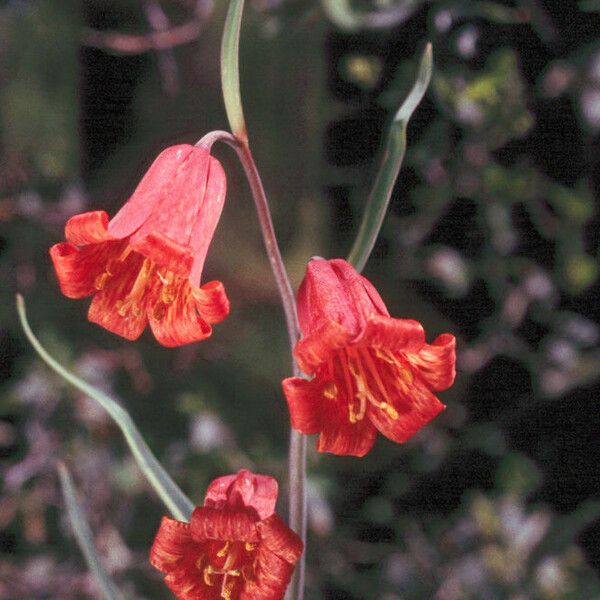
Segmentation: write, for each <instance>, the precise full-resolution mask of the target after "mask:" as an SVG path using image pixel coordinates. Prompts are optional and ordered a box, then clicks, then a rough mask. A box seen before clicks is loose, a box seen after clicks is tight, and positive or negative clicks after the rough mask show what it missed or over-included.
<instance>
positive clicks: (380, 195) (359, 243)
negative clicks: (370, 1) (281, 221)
mask: <svg viewBox="0 0 600 600" xmlns="http://www.w3.org/2000/svg"><path fill="white" fill-rule="evenodd" d="M432 67H433V52H432V49H431V44H430V43H428V44H427V46H426V48H425V51H424V52H423V56H422V57H421V62H420V64H419V73H418V76H417V80H416V82H415V84H414V85H413V87H412V89H411V91H410V93H409V94H408V96H407V98H406V100H405V101H404V102H403V104H402V106H401V107H400V108H399V110H398V112H397V113H396V115H395V116H394V119H393V121H392V124H391V126H390V130H389V133H388V137H387V141H386V145H385V148H384V151H383V155H382V162H381V165H380V167H379V171H378V173H377V177H376V178H375V183H374V184H373V188H372V190H371V194H370V195H369V199H368V200H367V206H366V208H365V213H364V215H363V220H362V222H361V224H360V228H359V230H358V234H357V236H356V239H355V240H354V245H353V246H352V250H351V251H350V254H349V255H348V262H349V263H351V264H352V265H353V266H354V267H355V269H356V270H357V271H358V272H359V273H360V271H362V270H363V269H364V266H365V264H366V262H367V260H368V258H369V255H370V254H371V251H372V250H373V246H374V245H375V241H376V240H377V236H378V235H379V230H380V229H381V225H382V224H383V219H384V218H385V213H386V212H387V208H388V205H389V202H390V198H391V196H392V191H393V189H394V184H395V182H396V178H397V177H398V173H399V172H400V167H401V166H402V161H403V160H404V154H405V153H406V127H407V125H408V121H409V119H410V117H411V116H412V114H413V112H414V111H415V109H416V108H417V106H418V105H419V103H420V102H421V100H422V99H423V96H424V95H425V92H426V91H427V86H428V85H429V81H430V80H431V71H432Z"/></svg>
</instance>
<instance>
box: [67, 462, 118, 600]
mask: <svg viewBox="0 0 600 600" xmlns="http://www.w3.org/2000/svg"><path fill="white" fill-rule="evenodd" d="M58 476H59V478H60V487H61V489H62V493H63V497H64V499H65V505H66V507H67V514H68V516H69V521H71V527H72V528H73V533H74V534H75V538H76V539H77V543H78V544H79V548H80V549H81V552H82V553H83V556H84V557H85V561H86V562H87V565H88V567H89V569H90V571H91V572H92V573H93V575H94V577H95V578H96V581H97V582H98V586H99V587H100V591H101V592H102V596H103V597H104V598H106V600H122V598H123V595H122V594H121V593H120V592H119V590H118V589H117V587H116V586H115V584H114V583H113V581H112V579H111V578H110V576H109V575H108V573H107V572H106V570H105V569H104V567H103V566H102V562H101V561H100V557H99V556H98V553H97V552H96V547H95V546H94V540H93V538H92V532H91V530H90V526H89V525H88V523H87V520H86V518H85V515H84V514H83V509H82V508H81V505H80V503H79V499H78V498H77V493H76V492H75V487H74V486H73V480H72V479H71V475H70V474H69V471H68V470H67V467H65V465H64V464H63V463H59V464H58Z"/></svg>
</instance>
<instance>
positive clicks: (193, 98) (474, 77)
mask: <svg viewBox="0 0 600 600" xmlns="http://www.w3.org/2000/svg"><path fill="white" fill-rule="evenodd" d="M247 4H248V5H247V7H246V13H245V17H244V26H243V35H242V40H241V76H242V92H243V98H244V104H245V110H246V117H247V121H248V127H249V132H250V140H251V145H252V147H253V150H254V153H255V156H256V160H257V163H258V165H259V168H260V169H261V171H262V175H263V178H264V182H265V186H266V189H267V192H268V195H269V198H270V202H271V206H272V210H273V216H274V220H275V224H276V229H277V232H278V234H279V239H280V243H281V247H282V251H283V253H284V256H285V260H286V263H287V265H288V268H289V270H290V275H291V277H292V279H293V283H294V285H295V286H297V285H298V283H299V282H300V280H301V278H302V275H303V270H304V266H305V264H306V261H307V260H308V258H309V257H310V256H312V255H321V256H326V257H334V256H345V255H346V254H347V252H348V250H349V248H350V246H351V243H352V240H353V236H354V235H355V233H356V230H357V227H358V223H359V221H360V217H361V214H362V210H363V206H364V203H365V199H366V196H367V194H368V190H369V186H370V183H371V182H372V180H373V175H374V168H375V165H376V164H377V151H378V148H379V146H380V142H381V140H382V136H383V135H384V134H385V131H386V124H387V123H388V121H389V118H390V117H391V115H392V114H393V112H395V110H396V109H397V107H398V106H399V105H400V104H401V102H402V100H403V99H404V97H405V95H406V93H407V91H408V89H410V86H411V85H412V83H413V81H414V76H415V67H416V57H418V56H419V55H420V53H421V51H422V49H423V47H424V43H425V41H426V40H427V39H429V40H431V41H432V43H433V47H434V56H435V65H436V66H435V72H434V77H433V80H432V84H431V87H430V89H429V92H428V94H427V96H426V98H425V100H424V101H423V103H422V104H421V106H420V107H419V109H418V110H417V111H416V113H415V115H414V117H413V119H412V121H411V124H410V126H409V131H408V138H409V146H408V154H407V157H406V161H405V165H404V167H403V169H402V172H401V174H400V177H399V179H398V183H397V185H396V188H395V191H394V195H393V198H392V205H391V210H390V213H389V215H388V217H387V218H386V221H385V224H384V227H383V230H382V234H381V237H380V239H379V241H378V243H377V246H376V248H375V251H374V254H373V256H372V258H371V260H370V261H369V264H368V265H367V268H366V270H365V274H366V275H367V276H368V277H369V278H370V279H371V280H372V281H373V283H374V284H375V285H376V286H377V287H378V289H379V290H380V292H381V294H382V296H383V297H384V299H385V300H386V302H387V304H388V307H389V308H390V312H391V313H392V314H393V315H395V316H398V317H410V318H415V319H418V320H420V321H422V322H423V323H424V325H425V329H426V331H427V334H428V338H429V340H432V339H433V338H434V337H436V336H437V335H438V334H440V333H443V332H446V331H449V332H453V333H455V334H456V335H457V337H458V340H459V341H458V371H459V372H458V376H457V380H456V384H455V385H454V387H453V388H452V389H451V390H449V391H447V392H444V393H442V394H441V397H442V400H443V401H444V402H445V403H446V404H447V405H448V409H447V410H446V411H445V412H444V413H443V414H442V415H441V416H440V417H438V418H437V419H436V420H435V421H434V422H433V423H432V424H430V425H429V426H428V427H426V428H425V429H424V430H422V431H421V432H420V433H419V434H418V435H417V436H415V437H414V438H413V439H412V440H411V441H410V442H409V443H407V444H405V445H404V446H398V445H395V444H393V443H391V442H388V441H387V440H386V439H384V438H383V437H381V436H380V437H379V439H378V441H377V444H376V447H375V449H374V450H373V451H372V452H371V453H370V454H369V455H368V456H367V457H366V458H364V459H361V460H358V459H355V458H349V457H345V458H336V457H332V456H331V455H326V454H325V455H317V453H316V452H315V451H314V440H310V453H309V473H310V475H309V518H310V522H309V536H310V539H309V550H308V572H307V598H310V599H311V600H319V599H335V600H338V599H339V600H362V599H378V600H413V599H414V600H417V599H418V600H423V599H429V598H432V599H435V600H460V599H477V600H496V599H507V600H533V599H538V598H539V599H543V600H546V599H548V600H555V599H574V600H588V599H595V598H600V579H599V573H600V502H599V493H600V410H598V400H597V397H598V392H599V387H598V376H599V375H600V369H599V364H600V345H599V342H600V330H599V328H598V324H597V320H598V314H599V311H600V303H599V289H600V285H599V273H598V258H599V251H600V238H599V235H598V225H599V223H600V221H599V216H598V211H597V198H598V194H599V191H600V168H599V163H600V152H599V146H600V144H599V142H600V2H599V1H598V0H555V1H550V0H515V1H513V2H501V1H497V2H496V1H483V0H481V1H479V0H447V1H446V0H444V1H436V2H431V1H425V0H321V1H317V0H249V1H248V3H247ZM226 8H227V3H226V2H225V1H212V0H160V1H159V0H61V1H57V0H0V280H1V281H2V287H1V289H0V294H1V301H0V355H1V356H0V456H1V457H2V460H1V462H0V471H1V473H2V484H1V486H2V488H1V496H0V546H1V550H0V552H1V553H0V597H1V598H3V599H6V600H13V599H14V600H17V599H18V600H22V599H35V600H39V599H54V598H60V599H62V600H70V599H74V598H93V597H99V596H98V595H97V591H96V587H95V584H94V582H93V580H92V578H91V577H90V576H89V574H88V573H87V569H86V567H85V564H84V561H83V559H82V557H81V555H80V553H79V550H78V547H77V546H76V543H75V541H74V539H73V537H72V535H71V532H70V527H69V524H68V522H67V521H66V518H65V511H64V508H63V502H62V498H61V495H60V490H59V487H58V482H57V477H56V473H55V462H56V460H58V459H61V460H64V461H65V462H66V463H67V465H68V466H69V468H70V469H71V471H72V472H73V476H74V479H75V483H76V486H77V488H78V490H79V492H80V495H81V497H82V501H83V503H84V507H85V510H86V514H87V515H88V517H89V520H90V523H91V526H92V529H93V531H94V535H95V538H96V541H97V544H98V548H99V551H100V553H101V555H102V556H103V557H104V559H105V563H106V566H107V568H108V570H109V571H110V572H111V573H112V575H113V576H114V578H115V581H116V582H117V583H118V585H119V587H120V588H121V589H122V590H123V591H124V592H125V593H126V594H127V596H128V597H129V598H131V599H143V598H148V599H162V598H165V599H166V598H169V597H170V596H169V593H168V591H167V590H166V588H165V587H164V586H163V585H162V584H161V583H160V577H159V575H158V573H156V572H154V571H153V569H152V568H151V567H150V566H149V564H148V563H147V554H148V549H149V547H150V545H151V543H152V540H153V536H154V534H155V531H156V528H157V526H158V523H159V519H160V517H161V515H162V514H163V513H164V512H165V509H164V508H163V506H162V505H161V504H160V502H159V501H158V499H157V498H156V497H155V495H154V493H153V492H152V491H151V490H150V489H149V487H148V485H147V484H146V482H145V481H144V480H143V479H142V477H141V475H140V472H139V471H138V469H137V467H136V465H135V464H134V462H133V460H132V458H131V456H130V455H129V453H128V451H127V449H126V446H125V444H124V442H123V440H122V437H121V434H120V432H119V431H118V430H117V429H116V427H115V426H114V425H113V424H112V423H111V421H110V420H109V419H108V418H107V416H106V414H104V413H103V412H102V411H101V410H99V409H98V408H97V407H96V406H95V405H94V404H92V401H91V400H88V399H86V398H85V397H82V396H81V395H79V394H78V393H76V392H74V391H73V390H72V389H70V388H67V387H66V386H65V385H64V384H63V383H62V382H61V381H59V380H58V379H57V378H56V377H54V376H53V375H52V374H51V373H50V372H49V371H48V369H47V368H46V367H45V366H44V365H42V364H41V363H40V362H39V360H38V359H37V358H36V357H35V356H34V355H33V352H32V350H31V349H30V348H29V346H28V344H27V342H26V340H25V339H24V336H23V334H22V333H21V331H20V328H19V326H18V323H17V318H16V312H15V309H14V294H15V292H17V291H20V292H21V293H23V294H24V295H25V297H26V300H27V304H28V310H29V317H30V321H31V324H32V327H33V329H34V331H36V332H37V334H38V335H39V336H40V338H41V339H42V341H43V343H44V344H45V345H46V347H47V348H48V349H49V350H50V351H51V353H53V354H54V356H56V357H57V358H58V359H59V360H60V361H62V362H63V364H65V365H68V366H69V367H70V368H71V369H73V370H74V371H75V372H77V373H78V374H79V375H80V376H81V377H83V378H85V379H86V380H88V381H89V382H91V383H93V384H94V385H96V386H98V387H100V388H102V389H104V390H105V391H107V392H109V393H110V394H111V395H112V396H113V397H115V398H116V399H118V400H119V401H120V402H122V403H123V405H124V406H125V407H126V408H127V409H128V410H129V411H130V413H131V415H132V417H133V418H134V420H135V421H136V422H137V424H138V426H139V428H140V429H141V431H142V432H143V433H144V434H145V436H146V440H147V442H148V444H149V445H150V446H151V447H152V449H153V450H154V451H155V452H156V454H157V456H158V457H159V458H160V459H161V461H163V464H164V465H165V466H166V467H167V469H168V470H169V472H170V473H171V474H172V475H173V476H174V478H175V479H176V480H177V481H178V482H179V483H180V484H181V485H182V487H183V488H184V489H185V491H186V492H187V493H188V494H189V495H190V496H191V498H192V499H193V500H195V501H196V502H198V503H200V502H201V501H202V498H203V495H204V490H205V488H206V485H207V484H208V482H209V481H210V480H211V479H212V478H214V477H216V476H218V475H221V474H223V473H226V472H232V471H235V470H237V469H239V468H241V467H249V468H252V469H255V470H258V471H259V472H264V473H270V474H272V475H274V476H276V477H277V478H278V479H279V480H280V482H282V486H281V487H282V490H284V489H285V486H284V485H283V482H284V481H285V479H286V451H287V440H288V416H287V409H286V405H285V401H284V399H283V396H282V393H281V389H280V380H281V379H282V378H283V377H285V376H287V375H288V374H289V358H288V354H287V340H286V333H285V327H284V322H283V314H282V311H281V308H280V306H279V304H278V297H277V294H276V288H275V284H274V281H273V278H272V276H271V273H270V270H269V266H268V262H267V260H266V258H265V255H264V252H263V248H262V241H261V238H260V235H259V230H258V226H257V223H256V219H255V216H254V212H253V206H252V201H251V197H250V195H249V192H248V188H247V185H246V183H245V180H244V178H243V175H242V172H241V169H240V167H239V165H238V164H237V162H236V159H235V156H234V155H233V153H232V152H231V151H230V150H229V149H228V148H227V147H225V146H219V147H217V148H216V149H215V154H216V155H217V156H218V158H219V159H220V160H221V161H222V162H223V164H224V166H225V168H226V171H227V173H228V181H229V191H228V199H227V203H226V207H225V211H224V213H223V217H222V220H221V224H220V227H219V229H218V230H217V234H216V237H215V241H214V242H213V245H212V247H211V250H210V252H209V255H208V260H207V267H206V271H205V277H204V279H205V280H207V281H208V280H209V279H212V278H217V279H220V280H222V281H224V282H225V285H226V287H227V290H228V294H229V296H230V298H231V301H232V311H231V315H230V317H229V318H228V319H227V320H226V321H225V322H224V323H222V324H221V325H218V326H216V328H215V333H214V335H213V337H212V338H211V339H210V340H207V341H205V342H202V343H200V344H194V345H190V346H186V347H182V348H179V349H176V350H169V349H164V348H162V347H159V346H158V345H157V344H156V342H155V341H154V339H153V338H152V336H151V335H150V334H144V336H143V337H142V339H141V340H140V341H139V342H137V343H129V342H126V341H124V340H122V339H120V338H118V337H116V336H114V335H112V334H110V333H108V332H106V331H104V330H102V329H100V328H98V327H97V326H95V325H92V324H90V323H88V322H87V321H86V311H87V306H88V304H89V301H87V300H83V301H71V300H68V299H66V298H64V297H63V296H62V295H61V294H60V292H59V289H58V285H57V283H56V280H55V277H54V275H53V272H52V268H51V265H50V261H49V258H48V247H49V246H50V245H51V244H53V243H56V242H57V241H60V240H62V238H63V226H64V222H65V220H66V219H67V218H68V217H69V216H71V215H73V214H75V213H79V212H82V211H86V210H95V209H104V210H106V211H108V212H109V214H111V215H112V214H114V213H115V212H116V211H117V210H118V208H119V207H120V206H121V204H122V203H123V202H124V200H125V199H126V198H127V197H128V195H129V194H130V193H131V192H132V190H133V189H134V187H135V185H136V183H137V181H138V180H139V178H140V177H141V175H142V174H143V173H144V171H145V169H146V168H147V167H148V166H149V164H150V163H151V162H152V160H153V158H154V157H155V156H156V154H158V152H159V151H160V150H161V149H162V148H163V147H165V146H166V145H169V144H174V143H181V142H191V143H194V142H195V141H196V140H197V139H198V138H200V137H201V136H202V135H203V134H204V133H206V132H207V131H209V130H213V129H222V128H227V122H226V119H225V114H224V109H223V106H222V101H221V92H220V83H219V67H218V54H219V44H220V35H221V30H222V26H223V20H224V14H225V10H226ZM283 496H284V494H282V498H281V499H280V504H279V511H280V512H282V513H284V511H285V509H286V507H285V498H284V497H283Z"/></svg>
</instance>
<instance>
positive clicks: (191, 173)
mask: <svg viewBox="0 0 600 600" xmlns="http://www.w3.org/2000/svg"><path fill="white" fill-rule="evenodd" d="M179 148H180V151H181V156H182V158H181V160H180V161H179V163H178V164H177V166H176V168H172V170H171V171H170V172H168V173H167V174H166V177H167V179H166V180H164V181H163V180H160V181H157V185H158V186H160V190H161V193H160V197H159V198H158V202H157V204H156V206H155V207H154V209H153V210H152V212H150V213H149V214H148V217H147V219H145V220H144V222H143V223H142V224H141V226H140V228H139V229H138V230H137V231H136V232H135V233H134V234H132V236H131V239H132V243H133V244H137V243H138V240H142V239H143V238H144V237H146V236H147V235H149V234H151V233H159V234H160V235H162V236H165V237H167V238H169V239H171V240H177V242H178V243H179V244H181V245H182V246H185V247H187V248H191V236H192V231H193V229H194V227H195V226H197V225H198V223H197V221H198V214H199V212H200V211H201V209H202V206H203V205H204V202H205V201H206V181H207V176H208V167H209V163H210V154H209V153H208V151H207V150H206V149H204V148H196V147H194V146H185V145H183V146H180V147H179ZM165 152H166V151H164V152H163V153H162V154H161V155H160V156H159V158H157V161H158V160H159V159H160V157H161V156H163V154H165ZM153 166H154V165H153ZM149 174H150V171H149V172H148V174H147V175H146V176H145V177H144V179H143V180H142V182H144V181H145V180H146V178H147V177H148V175H149ZM140 185H141V184H140ZM141 193H142V192H140V190H139V188H138V189H137V190H136V191H135V194H134V196H135V195H138V194H141ZM144 193H145V192H144ZM132 201H133V196H132V199H131V200H130V202H132ZM128 204H129V202H128ZM220 208H221V209H222V206H221V207H220ZM219 214H220V211H219ZM217 220H218V219H217ZM111 224H112V223H111ZM215 226H216V223H215ZM109 229H110V226H109Z"/></svg>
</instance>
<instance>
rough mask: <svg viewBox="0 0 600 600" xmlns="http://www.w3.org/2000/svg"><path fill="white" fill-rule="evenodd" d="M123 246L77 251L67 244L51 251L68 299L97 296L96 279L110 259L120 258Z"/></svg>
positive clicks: (112, 244) (93, 246)
mask: <svg viewBox="0 0 600 600" xmlns="http://www.w3.org/2000/svg"><path fill="white" fill-rule="evenodd" d="M124 244H125V243H124V242H120V241H117V242H105V243H102V244H90V245H89V246H84V247H83V248H78V247H77V246H75V245H74V244H70V243H69V242H64V243H62V244H55V245H54V246H52V248H50V258H51V259H52V262H53V264H54V269H55V271H56V276H57V278H58V283H59V285H60V289H61V292H62V293H63V294H64V295H65V296H67V297H68V298H85V297H86V296H89V295H90V294H94V293H95V292H96V291H97V290H96V288H95V287H94V281H95V280H96V277H98V275H100V274H101V273H102V272H103V271H104V268H105V267H106V264H107V263H108V261H109V260H110V259H111V258H114V257H115V256H117V255H118V254H119V253H120V252H121V251H122V249H123V247H124Z"/></svg>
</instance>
